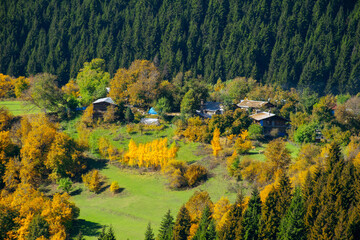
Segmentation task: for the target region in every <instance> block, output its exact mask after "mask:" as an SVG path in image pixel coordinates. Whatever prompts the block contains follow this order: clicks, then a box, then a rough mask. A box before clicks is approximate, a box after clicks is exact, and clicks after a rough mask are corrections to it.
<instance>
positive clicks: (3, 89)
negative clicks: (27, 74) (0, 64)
mask: <svg viewBox="0 0 360 240" xmlns="http://www.w3.org/2000/svg"><path fill="white" fill-rule="evenodd" d="M14 83H15V81H14V79H13V78H12V77H10V76H8V75H4V74H2V73H0V99H1V98H11V97H14V96H15V92H14V88H15V87H14Z"/></svg>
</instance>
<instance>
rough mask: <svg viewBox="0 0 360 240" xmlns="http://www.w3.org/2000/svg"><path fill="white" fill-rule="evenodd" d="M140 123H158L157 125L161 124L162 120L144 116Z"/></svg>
mask: <svg viewBox="0 0 360 240" xmlns="http://www.w3.org/2000/svg"><path fill="white" fill-rule="evenodd" d="M140 123H142V124H145V125H156V126H159V125H160V121H159V119H157V118H143V119H141V120H140Z"/></svg>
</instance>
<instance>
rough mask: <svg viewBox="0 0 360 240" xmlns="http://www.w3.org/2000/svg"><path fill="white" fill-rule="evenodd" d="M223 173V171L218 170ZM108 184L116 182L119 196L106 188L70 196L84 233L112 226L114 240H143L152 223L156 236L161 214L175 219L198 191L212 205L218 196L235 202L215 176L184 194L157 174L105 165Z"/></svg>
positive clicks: (220, 176) (226, 184)
mask: <svg viewBox="0 0 360 240" xmlns="http://www.w3.org/2000/svg"><path fill="white" fill-rule="evenodd" d="M218 168H221V166H218ZM219 171H220V172H222V170H219ZM101 173H102V174H103V175H105V176H106V177H107V178H108V180H107V183H108V184H110V183H111V182H112V181H118V183H119V185H120V187H121V188H123V190H122V192H121V193H118V194H116V195H112V194H111V193H110V192H109V189H106V190H105V191H104V192H102V193H101V194H98V195H96V194H93V193H90V192H89V191H88V190H86V189H84V187H83V185H82V184H80V185H79V187H80V188H81V189H82V190H83V191H82V192H81V194H79V195H76V196H74V197H72V200H73V201H74V202H75V203H76V206H78V207H79V208H80V210H81V211H80V216H79V219H82V220H81V221H80V222H82V226H80V229H83V230H86V229H87V227H88V226H89V225H90V226H91V225H92V226H93V227H95V228H97V229H100V226H98V225H96V224H101V225H112V226H113V228H114V231H115V234H116V236H117V239H120V240H122V239H142V238H143V237H144V233H145V230H146V226H147V224H148V223H149V222H151V224H152V227H153V228H154V231H155V233H156V234H157V231H158V229H159V224H160V222H161V219H162V217H163V215H164V214H165V213H166V211H167V210H168V209H170V210H171V212H172V214H173V215H174V217H176V214H177V211H178V210H179V208H180V207H181V205H183V204H184V203H186V202H187V200H188V199H189V198H190V196H191V195H192V194H193V193H194V192H195V191H197V190H206V191H208V192H209V194H210V196H211V198H212V200H213V201H214V202H215V201H217V200H219V199H220V197H221V196H227V197H228V198H229V199H230V201H232V202H234V200H235V197H236V194H235V193H232V192H229V190H228V189H229V183H228V181H224V179H223V178H224V176H223V175H222V174H217V175H215V176H214V177H213V178H211V179H210V180H209V181H207V182H206V183H205V184H203V185H201V186H198V187H196V188H194V189H191V190H186V191H172V190H169V189H168V188H167V187H166V180H165V179H164V177H162V176H161V175H160V174H159V173H145V174H139V173H138V172H137V171H135V170H134V171H131V170H121V169H119V168H116V167H114V166H108V167H107V168H105V169H102V170H101ZM83 233H84V235H85V236H86V238H87V239H96V237H95V236H93V235H95V233H94V232H93V231H88V232H86V231H84V232H83Z"/></svg>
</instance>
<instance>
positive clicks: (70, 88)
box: [61, 79, 80, 98]
mask: <svg viewBox="0 0 360 240" xmlns="http://www.w3.org/2000/svg"><path fill="white" fill-rule="evenodd" d="M61 90H62V91H63V92H64V93H65V94H66V95H68V96H73V97H76V98H77V97H79V96H80V92H79V91H80V90H79V85H77V83H76V82H75V81H74V79H71V80H70V81H69V82H68V83H67V84H65V85H64V86H63V87H62V88H61Z"/></svg>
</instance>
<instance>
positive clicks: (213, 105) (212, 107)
mask: <svg viewBox="0 0 360 240" xmlns="http://www.w3.org/2000/svg"><path fill="white" fill-rule="evenodd" d="M203 110H205V111H213V112H216V111H218V110H222V106H221V103H219V102H205V103H204V105H203Z"/></svg>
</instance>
